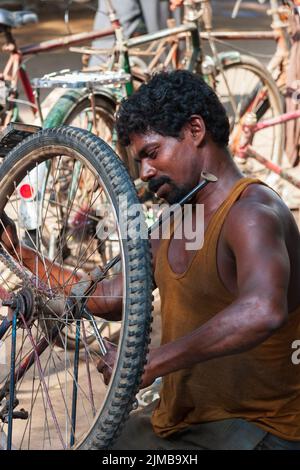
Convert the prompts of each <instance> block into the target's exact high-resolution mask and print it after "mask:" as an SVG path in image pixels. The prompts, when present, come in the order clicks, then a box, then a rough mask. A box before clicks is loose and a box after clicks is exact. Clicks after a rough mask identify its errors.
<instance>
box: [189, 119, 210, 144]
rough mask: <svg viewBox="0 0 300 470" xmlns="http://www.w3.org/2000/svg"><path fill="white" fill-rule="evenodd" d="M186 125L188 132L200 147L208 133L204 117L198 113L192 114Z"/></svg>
mask: <svg viewBox="0 0 300 470" xmlns="http://www.w3.org/2000/svg"><path fill="white" fill-rule="evenodd" d="M185 127H186V128H185V130H186V132H188V133H189V135H190V138H191V139H192V140H193V141H194V143H195V145H196V147H200V146H201V145H202V144H203V142H204V138H205V135H206V128H205V124H204V121H203V119H202V117H201V116H198V115H197V114H194V115H192V116H191V117H190V120H189V122H188V123H187V124H186V126H185Z"/></svg>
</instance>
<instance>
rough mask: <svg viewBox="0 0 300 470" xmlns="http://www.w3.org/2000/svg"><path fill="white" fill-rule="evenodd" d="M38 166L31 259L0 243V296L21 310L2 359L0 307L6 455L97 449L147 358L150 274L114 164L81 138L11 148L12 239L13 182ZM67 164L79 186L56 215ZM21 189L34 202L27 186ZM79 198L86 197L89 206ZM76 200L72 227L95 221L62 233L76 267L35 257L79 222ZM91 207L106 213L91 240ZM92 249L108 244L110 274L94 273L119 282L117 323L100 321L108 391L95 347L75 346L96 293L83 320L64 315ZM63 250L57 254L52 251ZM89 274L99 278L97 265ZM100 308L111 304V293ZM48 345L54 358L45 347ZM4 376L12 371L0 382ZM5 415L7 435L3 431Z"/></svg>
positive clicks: (66, 131) (6, 317)
mask: <svg viewBox="0 0 300 470" xmlns="http://www.w3.org/2000/svg"><path fill="white" fill-rule="evenodd" d="M43 162H47V165H49V166H50V171H49V174H48V177H47V180H46V182H45V190H44V198H43V203H41V204H40V205H39V204H37V210H38V211H39V219H40V221H41V223H40V224H39V227H40V228H39V231H38V232H37V237H38V240H37V242H38V243H36V246H35V249H34V250H31V251H30V249H29V248H23V252H22V256H21V255H17V254H16V253H14V252H13V250H12V251H10V250H8V251H7V249H6V248H7V243H6V246H4V245H3V243H2V242H1V244H0V245H1V246H0V277H1V289H0V297H1V298H2V300H3V299H6V300H7V299H13V298H14V299H18V302H19V306H21V307H20V308H21V312H22V315H21V314H20V315H19V317H18V319H17V324H16V351H15V356H13V355H12V353H13V351H14V348H13V338H14V334H13V333H14V330H13V325H12V324H11V311H10V310H8V309H7V308H6V307H2V308H1V318H0V321H1V323H0V339H1V363H2V365H1V369H0V402H1V405H0V434H1V437H2V439H1V440H2V441H3V436H7V435H8V436H9V437H11V438H12V446H13V447H14V448H17V449H19V448H20V449H64V448H76V449H90V448H94V449H95V448H99V449H101V448H107V447H109V446H110V445H111V443H112V442H113V440H114V438H115V437H117V435H118V432H119V430H120V428H121V426H122V423H123V422H124V420H126V418H127V417H128V414H129V412H130V410H131V408H132V402H133V399H134V396H135V394H136V392H137V389H138V385H139V381H140V377H141V374H142V370H143V366H144V362H145V355H146V352H147V343H148V334H149V329H150V327H149V325H150V321H151V320H150V317H151V315H150V311H151V296H152V294H151V292H152V269H151V259H150V254H149V245H148V240H145V239H143V238H141V237H140V236H138V235H137V232H138V229H139V226H140V225H141V224H142V222H143V219H142V217H143V216H142V213H141V212H140V213H138V210H139V209H138V208H139V205H138V198H137V196H136V193H135V190H134V187H133V184H132V183H131V181H130V179H129V177H128V174H127V171H126V169H125V167H124V164H123V163H122V162H121V161H120V159H118V158H117V157H116V156H115V154H114V152H113V151H112V150H111V148H110V147H109V146H108V145H106V144H105V143H104V142H103V141H101V139H99V138H97V137H96V136H93V135H92V134H90V133H88V132H87V131H84V130H80V129H76V128H68V127H64V128H58V129H48V130H44V131H41V132H39V133H37V134H35V135H33V136H31V137H29V138H27V139H26V140H24V141H23V142H22V143H21V144H19V145H18V146H17V147H15V148H14V150H13V151H12V152H10V154H9V155H8V156H7V158H6V159H5V161H4V163H3V165H2V166H1V168H0V187H1V191H0V214H2V213H3V211H5V213H6V214H7V215H8V216H9V217H10V218H11V219H13V220H14V222H15V224H16V228H17V234H18V237H19V240H21V239H22V236H23V235H24V232H25V230H26V229H24V226H23V225H22V222H21V218H20V217H19V211H18V209H19V198H20V195H19V183H20V181H22V179H23V178H24V176H25V175H28V174H29V172H31V171H32V170H33V169H36V168H38V167H39V165H41V164H42V163H43ZM69 165H73V166H75V165H80V168H81V169H80V171H81V175H82V176H83V175H84V181H89V184H87V185H81V184H80V181H82V179H81V178H79V179H78V180H77V181H78V187H77V188H75V189H74V188H73V191H72V193H69V194H70V197H69V199H68V202H67V207H64V208H63V209H64V210H63V212H61V209H62V207H61V204H60V199H59V195H60V192H61V185H62V184H64V173H63V174H62V175H61V174H60V171H61V170H62V171H63V172H64V169H65V168H66V167H68V166H69ZM31 191H32V194H33V197H34V191H35V188H34V187H32V188H31ZM85 192H89V197H88V196H87V195H86V194H85ZM71 196H72V197H71ZM83 196H84V198H85V200H89V206H86V207H85V212H84V220H85V221H87V220H89V219H90V218H92V220H93V221H94V219H95V218H97V217H99V221H98V224H97V232H96V233H95V232H94V231H89V229H88V224H83V225H82V226H81V228H80V233H76V235H74V238H73V241H72V244H71V245H70V249H71V251H72V252H74V253H73V254H74V256H75V255H76V257H77V264H76V266H75V267H74V266H71V267H70V265H69V264H68V258H64V257H63V256H57V255H56V256H55V259H51V260H50V259H48V258H46V256H45V254H44V243H48V242H47V240H48V236H49V233H50V235H51V232H54V231H55V230H61V228H62V227H61V224H64V226H65V227H67V226H68V224H69V223H71V222H70V221H72V220H73V219H74V217H75V218H76V217H77V216H78V214H80V215H82V214H81V212H82V211H81V205H80V204H81V200H82V197H83ZM100 196H101V198H100ZM120 198H123V199H122V200H121V199H120ZM125 198H126V200H127V204H128V207H131V208H135V209H137V213H138V216H137V215H136V214H134V213H133V211H132V209H131V210H130V211H128V217H127V221H126V223H127V225H126V227H127V229H128V232H127V233H128V234H129V235H128V236H123V235H122V232H121V220H120V214H123V213H124V210H125V205H124V204H125V202H126V201H125ZM99 201H101V205H102V204H103V203H106V205H105V211H106V214H107V217H109V218H110V220H111V219H112V218H113V219H114V226H113V225H112V224H110V225H109V227H110V229H109V231H106V230H104V231H103V232H101V227H103V220H104V219H103V218H102V217H101V216H100V215H98V214H99V213H100V211H101V207H100V203H99ZM45 202H46V204H45ZM119 203H120V204H121V206H119ZM136 204H137V205H136ZM2 226H3V224H2ZM100 235H101V236H100ZM136 235H137V236H136ZM99 237H100V238H99ZM86 238H89V241H90V244H91V245H93V246H94V250H93V251H89V255H88V257H87V252H86V250H85V249H84V250H82V249H81V248H82V241H83V240H84V239H86ZM99 240H100V241H104V240H105V241H107V240H108V241H110V242H111V244H112V254H111V257H113V256H114V255H115V254H116V253H117V252H119V253H120V254H121V259H120V261H119V263H118V266H117V267H115V268H114V270H113V271H112V270H110V269H106V270H107V273H106V276H105V279H104V281H103V282H107V279H111V278H113V277H114V276H116V275H117V276H119V278H120V279H121V284H122V292H123V295H122V300H120V299H119V304H120V318H118V319H117V320H114V321H109V320H105V321H106V322H107V321H109V322H110V324H111V327H112V328H113V329H114V330H115V331H118V332H119V334H118V346H117V360H116V363H115V366H114V368H113V372H112V379H111V381H110V384H109V386H108V387H106V386H105V385H104V383H103V379H102V375H101V374H99V373H98V372H97V368H96V364H97V361H98V358H99V355H100V344H99V341H98V342H96V343H95V342H94V343H93V346H92V347H90V345H89V343H88V341H86V337H87V334H88V330H87V326H89V327H90V328H91V325H92V324H93V315H92V316H91V317H89V316H88V314H87V311H88V310H91V308H90V305H91V302H97V298H98V297H97V291H95V292H91V293H90V295H89V296H88V303H87V309H88V310H86V311H85V316H84V317H83V315H82V309H81V308H79V307H76V305H77V297H75V300H74V295H75V294H74V291H73V287H72V286H73V285H74V284H76V286H77V288H78V286H80V283H81V282H85V281H84V280H85V279H86V277H87V276H88V273H89V272H90V271H91V268H94V267H95V266H99V265H100V264H101V262H102V259H101V256H100V254H99V250H98V249H97V247H98V244H99ZM63 248H64V247H63V246H62V245H60V251H62V250H63ZM24 250H25V251H24ZM28 252H29V253H30V259H31V261H30V263H31V264H30V269H29V264H28V263H29V261H28V259H29V258H28ZM10 253H11V254H10ZM24 253H27V257H26V256H25V254H24ZM108 261H111V260H108ZM101 268H102V272H105V268H104V266H101ZM54 273H55V277H54ZM81 295H82V294H81ZM72 299H73V300H72ZM108 299H112V294H111V296H110V297H108ZM94 308H96V309H97V308H98V307H94ZM91 311H94V310H93V309H92V310H91ZM96 313H97V312H96ZM97 318H98V319H99V317H98V316H97ZM71 326H72V327H73V328H74V327H76V335H77V343H76V344H75V349H74V351H73V350H72V351H70V350H68V348H67V344H66V338H67V335H68V329H69V328H70V327H71ZM94 333H96V332H95V331H94ZM96 336H97V334H96ZM57 337H59V339H60V341H61V343H62V345H64V346H65V347H64V348H62V347H58V346H57V344H56V339H57ZM79 340H81V341H82V343H83V344H84V348H83V349H82V350H79ZM100 342H101V341H100ZM97 344H98V348H97V347H96V345H97ZM12 366H13V367H15V372H14V373H13V374H12V376H10V374H11V370H12V369H11V368H12ZM11 377H14V382H15V386H13V381H12V380H11ZM12 397H13V398H14V400H13V401H12V403H13V405H12V408H13V413H11V414H10V415H9V413H8V403H9V400H10V399H12ZM9 416H10V417H11V418H12V428H11V427H8V424H7V421H8V420H9Z"/></svg>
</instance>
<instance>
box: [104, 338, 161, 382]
mask: <svg viewBox="0 0 300 470" xmlns="http://www.w3.org/2000/svg"><path fill="white" fill-rule="evenodd" d="M103 341H104V344H105V347H106V349H107V353H106V354H105V356H103V357H102V358H101V359H99V361H98V364H97V370H98V372H100V373H101V374H103V379H104V383H105V385H108V384H109V382H110V379H111V375H112V370H113V368H114V364H115V361H116V358H117V349H118V347H117V346H116V345H115V344H112V343H110V342H109V340H108V338H104V339H103ZM150 359H151V351H150V353H149V357H148V361H147V364H146V366H145V370H144V373H143V376H142V382H141V385H140V389H142V388H145V387H149V385H151V384H152V383H153V382H154V380H155V379H156V377H153V375H152V374H151V368H150V367H149V362H150Z"/></svg>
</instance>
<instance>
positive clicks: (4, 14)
mask: <svg viewBox="0 0 300 470" xmlns="http://www.w3.org/2000/svg"><path fill="white" fill-rule="evenodd" d="M37 22H38V17H37V15H36V14H35V13H33V12H32V11H29V10H27V11H26V10H25V11H9V10H5V9H4V8H0V25H1V26H9V27H11V28H18V27H19V26H23V25H25V24H29V23H37Z"/></svg>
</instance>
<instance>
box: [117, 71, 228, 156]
mask: <svg viewBox="0 0 300 470" xmlns="http://www.w3.org/2000/svg"><path fill="white" fill-rule="evenodd" d="M193 114H198V115H200V116H201V117H202V119H203V121H204V123H205V126H206V130H207V131H208V132H209V133H210V135H211V138H212V139H213V140H214V142H215V143H216V144H218V145H219V146H220V147H226V146H227V145H228V138H229V122H228V118H227V116H226V111H225V109H224V107H223V105H222V104H221V102H220V101H219V99H218V97H217V95H216V94H215V92H214V91H213V90H212V89H211V88H210V87H209V86H208V85H207V83H205V81H204V80H203V79H202V78H201V77H200V76H199V75H196V74H193V73H191V72H188V71H187V70H176V71H174V72H162V73H158V74H156V75H154V76H153V77H152V78H151V80H150V81H149V82H148V83H147V84H143V85H141V87H140V88H139V89H138V91H136V92H135V93H134V94H133V95H132V96H130V97H129V98H128V99H125V100H123V101H122V103H121V106H120V109H119V111H118V114H117V133H118V138H119V141H120V143H121V144H122V145H124V146H128V145H129V144H130V136H131V135H132V134H146V133H147V132H149V131H153V132H156V133H158V134H160V135H164V136H171V137H177V138H180V133H181V130H182V128H183V126H184V125H185V124H186V123H187V122H188V121H189V119H190V117H191V116H192V115H193Z"/></svg>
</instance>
